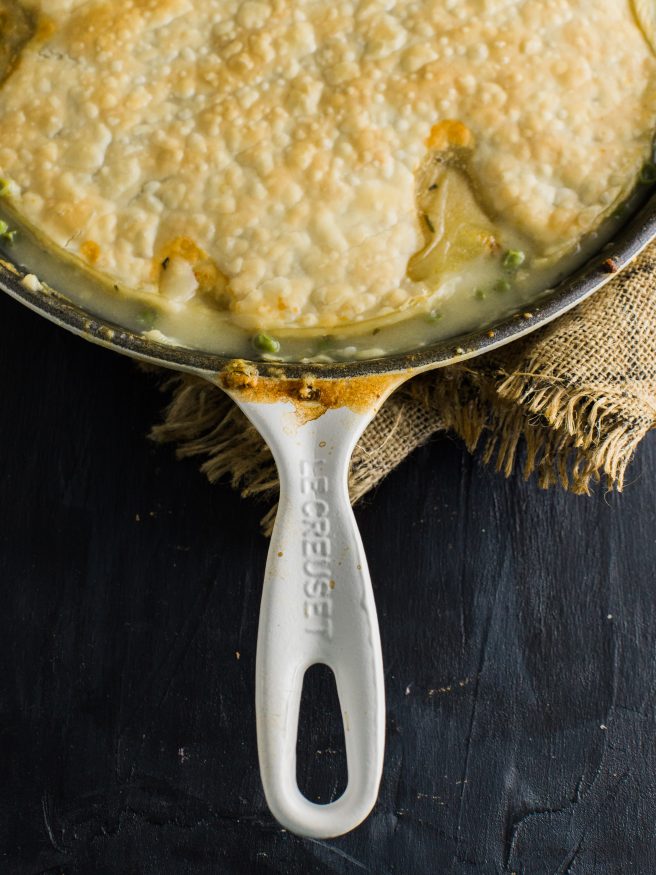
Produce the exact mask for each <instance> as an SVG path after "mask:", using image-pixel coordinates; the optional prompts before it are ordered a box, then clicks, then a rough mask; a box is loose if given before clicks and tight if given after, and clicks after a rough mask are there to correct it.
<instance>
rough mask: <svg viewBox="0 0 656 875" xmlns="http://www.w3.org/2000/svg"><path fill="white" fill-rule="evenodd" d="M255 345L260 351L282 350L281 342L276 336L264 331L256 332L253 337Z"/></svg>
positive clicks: (272, 351) (272, 352)
mask: <svg viewBox="0 0 656 875" xmlns="http://www.w3.org/2000/svg"><path fill="white" fill-rule="evenodd" d="M253 346H254V347H255V349H256V350H257V351H258V352H268V353H271V354H275V353H277V352H280V342H279V341H277V340H276V339H275V337H271V336H270V335H269V334H264V333H262V332H260V333H259V334H256V335H255V337H254V338H253Z"/></svg>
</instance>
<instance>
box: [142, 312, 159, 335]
mask: <svg viewBox="0 0 656 875" xmlns="http://www.w3.org/2000/svg"><path fill="white" fill-rule="evenodd" d="M158 316H159V313H158V311H157V310H156V309H155V308H154V307H145V308H144V309H143V310H142V311H141V312H140V313H139V314H138V315H137V322H138V324H139V326H140V327H141V328H144V329H145V330H146V331H150V329H151V328H152V327H153V325H154V324H155V322H157V317H158Z"/></svg>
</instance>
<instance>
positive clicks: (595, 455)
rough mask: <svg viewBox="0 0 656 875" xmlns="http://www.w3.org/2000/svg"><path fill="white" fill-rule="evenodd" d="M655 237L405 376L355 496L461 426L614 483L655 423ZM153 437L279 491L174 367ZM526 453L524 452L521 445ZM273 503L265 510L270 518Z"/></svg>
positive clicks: (507, 457) (194, 383)
mask: <svg viewBox="0 0 656 875" xmlns="http://www.w3.org/2000/svg"><path fill="white" fill-rule="evenodd" d="M655 293H656V245H652V247H651V248H650V249H649V250H647V252H646V253H644V254H643V255H642V256H641V257H640V258H639V259H638V260H637V261H636V262H635V263H634V264H633V265H632V266H631V267H629V268H628V269H627V270H625V271H623V272H622V273H621V274H619V275H618V276H617V278H616V279H614V280H613V281H612V282H611V283H609V284H608V285H607V286H606V287H605V288H603V289H602V290H601V291H600V292H598V293H597V294H596V295H593V296H592V298H589V299H588V300H587V301H584V302H583V303H582V304H580V305H579V306H578V307H576V308H575V309H574V310H572V311H570V312H569V313H567V314H565V315H564V316H562V317H561V318H560V319H558V320H556V321H555V322H553V323H551V324H550V325H547V326H546V327H545V328H542V329H540V330H539V331H537V332H534V333H533V334H531V335H529V336H528V337H527V338H524V339H522V340H518V341H516V342H514V343H512V344H509V345H508V346H505V347H502V348H501V349H499V350H497V351H495V352H492V353H488V354H487V355H485V356H481V357H480V358H476V359H473V360H472V361H471V362H465V363H463V364H459V365H453V366H451V367H448V368H443V369H440V370H436V371H432V372H429V373H427V374H424V375H421V376H419V377H416V378H414V379H412V380H410V381H409V382H408V383H406V384H405V385H404V386H402V387H401V388H400V389H398V390H397V391H396V392H395V393H394V394H393V395H392V396H391V397H390V398H389V400H388V401H387V402H386V403H385V405H384V406H383V408H382V409H381V411H380V412H379V414H378V416H377V417H376V418H375V419H374V420H373V422H372V423H371V424H370V425H369V427H368V428H367V429H366V431H365V432H364V434H363V436H362V438H361V440H360V442H359V443H358V445H357V447H356V449H355V452H354V454H353V460H352V464H351V472H350V490H351V498H352V500H353V501H354V502H355V501H357V500H358V499H359V498H361V497H362V496H363V495H364V494H365V493H366V492H368V491H369V490H370V489H372V488H373V487H374V486H375V485H376V484H377V483H379V482H380V481H381V480H382V479H383V477H385V476H386V474H388V473H389V472H390V471H391V470H392V469H393V468H395V467H396V466H397V465H398V464H399V463H400V462H402V461H403V459H405V457H406V456H408V455H409V454H410V453H411V452H412V451H413V450H414V449H415V448H416V447H418V446H420V445H421V444H424V443H425V442H426V441H427V440H428V439H429V438H430V437H431V436H432V435H434V434H435V433H436V432H439V431H443V430H449V431H451V432H455V433H456V434H457V435H459V436H460V437H461V438H462V439H463V440H464V441H465V444H466V445H467V447H468V449H469V450H471V451H473V450H474V449H475V448H476V447H477V446H478V445H479V444H482V446H483V453H482V454H483V458H484V460H485V461H486V462H494V464H495V465H496V468H497V470H499V471H503V472H504V473H505V474H506V475H509V474H510V472H511V471H512V469H513V467H514V465H515V463H516V461H517V459H518V458H519V457H520V456H521V457H523V470H524V475H525V476H526V477H529V476H530V475H531V474H532V473H534V472H535V473H536V474H537V477H538V482H539V484H540V486H542V487H545V488H546V487H548V486H551V485H553V484H557V483H560V484H561V485H562V486H563V487H564V488H565V489H569V490H571V491H572V492H576V493H588V492H589V490H590V487H591V484H592V483H593V482H595V481H599V480H601V479H602V478H603V479H604V480H605V482H606V483H607V485H608V488H610V489H613V488H614V489H617V490H621V489H622V486H623V483H624V478H625V472H626V468H627V465H628V464H629V462H630V461H631V458H632V457H633V454H634V452H635V449H636V447H637V446H638V444H639V443H640V441H641V440H642V438H643V437H644V436H645V434H646V433H647V432H648V431H649V429H650V428H652V426H653V425H654V424H655V422H656V294H655ZM164 390H165V391H167V392H171V393H172V397H171V401H170V403H169V405H168V407H167V408H166V411H165V414H164V421H163V422H162V423H161V424H159V425H156V426H155V427H154V428H153V430H152V433H151V436H152V438H153V439H154V440H156V441H160V442H174V443H175V444H177V453H178V455H179V456H180V457H189V456H197V457H199V458H201V459H202V460H203V461H202V466H201V470H202V471H203V472H204V473H205V474H206V475H207V476H208V478H209V479H210V481H212V482H214V481H216V480H219V479H221V478H224V477H225V478H229V480H230V482H231V483H232V485H233V487H234V488H236V489H240V490H241V493H242V495H243V496H244V497H247V496H261V497H262V498H265V499H267V500H269V502H270V503H271V504H272V503H273V502H274V501H275V495H276V490H277V485H278V484H277V477H276V470H275V465H274V463H273V459H272V457H271V454H270V452H269V450H268V449H267V447H266V446H265V444H264V442H263V441H262V439H261V437H260V436H259V434H258V433H257V432H256V431H255V429H254V428H253V427H252V426H251V425H250V423H249V422H248V421H247V420H246V418H245V417H244V416H243V414H242V413H241V412H240V411H239V410H238V409H237V408H236V406H235V405H234V404H233V403H232V402H231V401H230V399H229V398H228V397H227V396H226V395H224V394H223V392H221V390H220V389H218V388H215V387H213V386H212V385H210V384H209V383H208V382H206V381H205V380H202V379H200V378H197V377H192V376H187V375H185V376H175V377H172V378H170V379H168V380H167V381H166V382H165V383H164ZM522 447H524V448H525V451H524V452H522V453H520V448H522ZM272 514H273V509H271V510H270V511H269V513H267V515H266V517H265V518H264V520H263V525H264V528H265V530H268V529H269V528H270V524H271V520H272Z"/></svg>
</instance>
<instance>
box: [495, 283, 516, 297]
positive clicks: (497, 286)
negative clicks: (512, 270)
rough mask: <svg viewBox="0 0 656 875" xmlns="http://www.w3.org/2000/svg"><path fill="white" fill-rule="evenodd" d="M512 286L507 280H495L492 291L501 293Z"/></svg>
mask: <svg viewBox="0 0 656 875" xmlns="http://www.w3.org/2000/svg"><path fill="white" fill-rule="evenodd" d="M511 288H512V286H511V285H510V283H509V282H508V280H497V281H496V283H495V284H494V291H495V292H500V293H501V294H505V293H506V292H509V291H510V290H511Z"/></svg>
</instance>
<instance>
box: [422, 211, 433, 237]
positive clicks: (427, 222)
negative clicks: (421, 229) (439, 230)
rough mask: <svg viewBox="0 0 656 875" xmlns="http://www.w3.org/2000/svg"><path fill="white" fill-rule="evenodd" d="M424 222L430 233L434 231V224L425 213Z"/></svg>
mask: <svg viewBox="0 0 656 875" xmlns="http://www.w3.org/2000/svg"><path fill="white" fill-rule="evenodd" d="M424 222H426V225H427V226H428V230H429V231H430V232H431V234H434V233H435V225H434V224H433V223H432V222H431V220H430V217H429V216H428V215H427V214H426V213H424Z"/></svg>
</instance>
